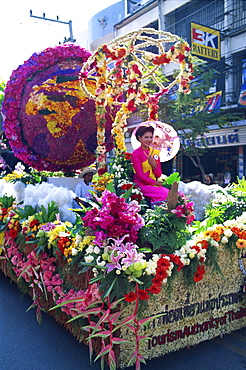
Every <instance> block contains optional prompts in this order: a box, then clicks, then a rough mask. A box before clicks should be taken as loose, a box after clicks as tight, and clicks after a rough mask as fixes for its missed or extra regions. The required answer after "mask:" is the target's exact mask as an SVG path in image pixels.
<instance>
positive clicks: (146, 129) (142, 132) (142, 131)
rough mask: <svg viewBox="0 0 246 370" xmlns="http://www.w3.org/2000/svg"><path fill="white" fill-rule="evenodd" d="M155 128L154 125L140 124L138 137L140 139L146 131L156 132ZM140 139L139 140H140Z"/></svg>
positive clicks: (137, 132)
mask: <svg viewBox="0 0 246 370" xmlns="http://www.w3.org/2000/svg"><path fill="white" fill-rule="evenodd" d="M154 131H155V129H154V127H152V126H140V127H139V128H138V129H137V131H136V134H135V135H136V138H137V140H138V137H139V136H140V137H142V136H143V135H144V134H145V133H146V132H151V133H152V134H153V133H154ZM138 141H139V140H138Z"/></svg>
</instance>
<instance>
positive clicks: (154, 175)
mask: <svg viewBox="0 0 246 370" xmlns="http://www.w3.org/2000/svg"><path fill="white" fill-rule="evenodd" d="M153 133H154V128H153V127H152V126H140V127H139V128H138V129H137V131H136V138H137V140H138V141H139V142H140V144H141V146H140V147H139V148H137V149H135V150H134V151H133V153H132V165H133V170H134V177H133V181H134V182H135V184H136V185H137V186H138V187H139V188H140V190H141V191H142V193H143V195H144V196H145V197H147V198H150V200H151V201H152V202H160V201H163V200H166V199H167V196H168V192H169V189H167V188H165V187H163V186H162V182H161V181H158V180H157V179H158V178H159V177H160V176H161V174H162V170H161V163H160V157H159V152H160V151H159V150H157V149H153V148H151V147H150V145H151V144H152V141H153Z"/></svg>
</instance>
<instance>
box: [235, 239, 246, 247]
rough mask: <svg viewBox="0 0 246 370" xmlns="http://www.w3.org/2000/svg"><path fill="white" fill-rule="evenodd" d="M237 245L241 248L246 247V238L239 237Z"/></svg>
mask: <svg viewBox="0 0 246 370" xmlns="http://www.w3.org/2000/svg"><path fill="white" fill-rule="evenodd" d="M236 247H237V248H239V249H244V248H246V240H244V239H238V240H237V241H236Z"/></svg>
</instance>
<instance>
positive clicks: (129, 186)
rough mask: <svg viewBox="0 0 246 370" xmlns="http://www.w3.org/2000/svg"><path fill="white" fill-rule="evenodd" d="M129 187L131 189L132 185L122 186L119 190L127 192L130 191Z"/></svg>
mask: <svg viewBox="0 0 246 370" xmlns="http://www.w3.org/2000/svg"><path fill="white" fill-rule="evenodd" d="M131 187H132V184H124V185H122V186H121V187H120V188H121V190H129V189H131Z"/></svg>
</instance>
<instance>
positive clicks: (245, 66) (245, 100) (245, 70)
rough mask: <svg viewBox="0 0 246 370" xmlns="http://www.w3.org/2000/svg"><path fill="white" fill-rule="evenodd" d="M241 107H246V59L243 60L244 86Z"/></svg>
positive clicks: (240, 98) (239, 103)
mask: <svg viewBox="0 0 246 370" xmlns="http://www.w3.org/2000/svg"><path fill="white" fill-rule="evenodd" d="M238 106H239V107H243V108H245V107H246V59H243V60H242V86H241V91H240V94H239V99H238Z"/></svg>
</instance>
